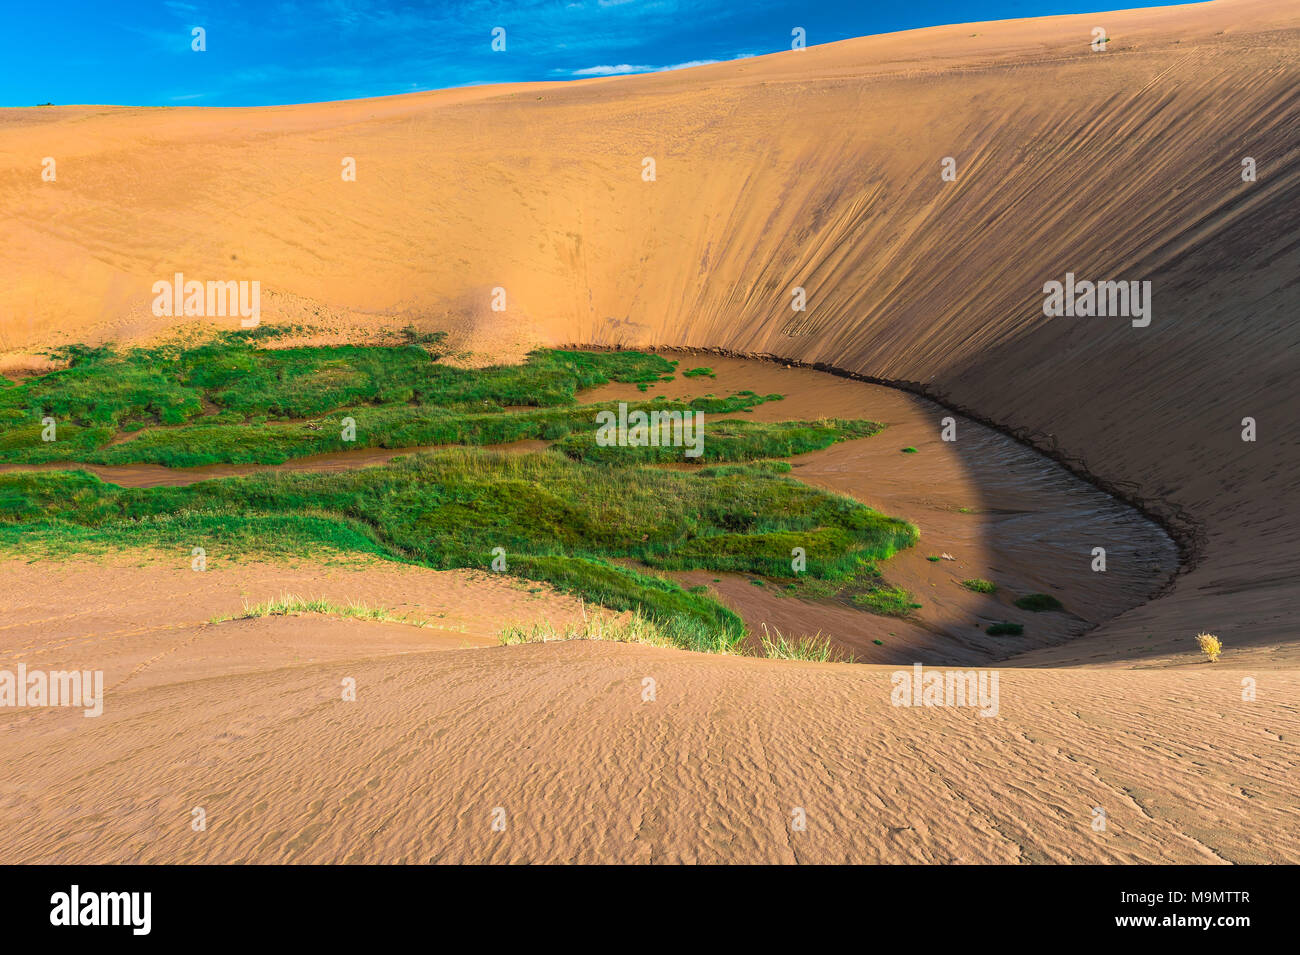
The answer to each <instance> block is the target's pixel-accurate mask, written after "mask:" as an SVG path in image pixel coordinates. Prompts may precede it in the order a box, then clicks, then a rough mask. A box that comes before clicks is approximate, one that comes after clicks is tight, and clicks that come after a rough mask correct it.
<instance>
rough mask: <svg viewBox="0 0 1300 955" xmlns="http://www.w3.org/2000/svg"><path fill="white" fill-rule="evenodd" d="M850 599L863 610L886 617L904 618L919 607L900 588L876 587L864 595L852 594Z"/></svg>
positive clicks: (910, 595) (910, 596)
mask: <svg viewBox="0 0 1300 955" xmlns="http://www.w3.org/2000/svg"><path fill="white" fill-rule="evenodd" d="M850 599H851V600H852V601H853V603H855V604H857V605H858V606H859V607H861V608H863V609H864V610H869V611H871V612H872V613H878V614H883V615H884V616H886V617H906V616H908V615H909V614H910V613H911V612H912V611H913V610H918V609H920V607H921V605H920V604H919V603H917V602H916V599H915V598H914V597H913V596H912V594H911V593H910V592H909V591H907V590H905V589H904V588H902V587H876V588H875V589H873V590H869V591H867V592H866V593H865V594H854V595H853V596H852V598H850Z"/></svg>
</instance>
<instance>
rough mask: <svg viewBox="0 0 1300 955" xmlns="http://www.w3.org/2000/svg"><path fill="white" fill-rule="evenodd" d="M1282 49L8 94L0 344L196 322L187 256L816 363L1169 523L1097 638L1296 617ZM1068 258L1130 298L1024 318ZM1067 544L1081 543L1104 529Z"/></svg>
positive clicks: (1032, 33)
mask: <svg viewBox="0 0 1300 955" xmlns="http://www.w3.org/2000/svg"><path fill="white" fill-rule="evenodd" d="M1094 26H1102V27H1104V28H1105V29H1106V30H1107V33H1108V35H1109V36H1110V37H1112V41H1111V48H1110V49H1109V50H1108V51H1107V52H1105V53H1094V52H1092V51H1090V50H1089V46H1088V44H1089V41H1090V39H1091V30H1092V28H1093V27H1094ZM1297 52H1300V9H1297V8H1296V7H1295V5H1294V4H1289V3H1283V2H1277V0H1221V2H1216V3H1210V4H1202V5H1195V6H1187V7H1172V8H1161V9H1154V10H1143V11H1127V12H1118V13H1104V14H1089V15H1085V16H1070V17H1056V18H1048V19H1043V20H1035V21H1007V22H1002V23H990V24H974V25H964V26H952V27H939V28H934V29H931V30H922V31H916V32H913V33H907V34H897V35H890V36H882V37H871V38H864V39H860V40H852V41H846V42H843V43H836V44H830V45H827V46H823V47H817V48H812V49H809V50H805V51H798V52H787V53H780V54H775V55H772V56H768V57H764V58H761V59H757V60H746V61H737V62H732V63H726V64H719V65H715V66H708V67H703V68H699V69H695V70H690V71H685V72H681V73H671V74H658V75H650V76H640V77H630V78H619V79H611V80H596V81H589V82H581V83H571V84H529V85H520V86H509V87H488V88H478V89H472V90H455V91H444V92H439V93H429V94H415V95H411V96H404V97H394V98H390V99H383V100H367V101H355V102H348V103H330V104H318V105H310V106H296V107H279V108H267V109H257V110H196V109H175V110H156V109H132V108H121V107H66V108H56V109H47V110H22V111H19V110H6V111H0V205H2V206H3V208H4V209H5V220H6V221H5V234H6V238H7V241H6V242H5V243H4V246H3V248H0V349H7V350H11V351H13V350H19V349H24V348H31V347H34V346H36V345H41V344H49V343H51V342H56V341H72V340H94V339H109V338H137V337H145V336H148V335H151V334H154V333H156V332H159V331H161V330H163V329H164V328H165V327H167V326H169V325H172V324H180V323H183V322H192V321H193V319H189V320H187V319H157V318H155V317H153V316H152V315H151V314H150V312H149V303H150V301H151V297H152V296H151V293H150V286H151V285H152V283H153V282H154V281H157V280H158V279H162V278H167V277H170V276H171V274H172V273H173V272H176V271H183V272H184V273H185V274H186V276H187V277H190V278H199V279H258V280H260V281H261V282H262V285H263V288H264V298H263V316H264V320H266V321H296V322H310V323H316V324H325V325H339V326H343V327H351V328H355V329H359V330H364V329H368V328H375V327H393V326H396V325H402V324H406V323H407V322H414V323H416V324H418V325H421V326H423V327H429V328H439V327H441V328H453V329H455V330H457V333H458V337H459V341H461V342H462V343H463V344H464V345H465V346H466V347H470V348H474V349H477V350H482V351H486V352H490V353H492V354H499V355H504V354H508V353H509V352H510V351H511V350H512V349H514V350H516V351H517V350H519V349H522V348H523V347H525V346H527V345H529V344H532V343H538V342H552V343H556V342H566V343H567V342H582V343H589V344H608V345H638V346H647V345H666V346H687V347H699V348H722V349H727V350H731V351H735V352H738V353H744V354H764V355H773V356H779V357H781V358H784V359H788V360H796V361H801V362H808V363H816V364H822V365H825V366H829V367H833V368H835V369H838V370H842V371H845V372H850V373H855V374H860V375H864V376H867V377H870V378H873V379H878V380H883V381H888V382H893V383H899V384H902V385H904V386H905V387H911V388H914V389H917V390H921V391H924V392H925V393H927V394H930V395H932V396H935V397H937V398H939V399H940V400H942V401H944V402H945V403H948V404H949V405H951V406H953V407H957V408H960V409H962V410H964V411H966V412H968V413H970V414H972V415H974V416H976V417H979V418H981V419H983V420H986V421H990V422H993V423H996V424H998V425H1000V426H1002V427H1004V428H1007V429H1009V430H1011V431H1013V432H1014V433H1016V434H1018V435H1020V436H1022V437H1024V438H1025V439H1026V440H1028V441H1030V442H1031V443H1033V444H1034V445H1036V446H1038V447H1040V448H1042V449H1044V450H1046V451H1048V452H1049V453H1052V454H1053V455H1055V456H1057V457H1058V458H1060V459H1061V460H1063V461H1065V462H1067V463H1068V464H1070V465H1071V466H1072V467H1074V468H1075V469H1077V470H1079V471H1081V472H1084V473H1087V474H1089V475H1091V476H1093V477H1094V478H1095V479H1096V480H1097V481H1099V482H1100V483H1102V484H1103V485H1105V486H1107V487H1110V488H1113V489H1115V490H1117V491H1118V492H1119V493H1121V494H1122V495H1124V496H1125V497H1126V498H1128V499H1129V500H1132V501H1135V502H1138V503H1140V504H1141V505H1142V506H1143V507H1144V508H1145V509H1146V510H1147V511H1148V512H1149V513H1152V514H1154V515H1156V516H1158V517H1159V518H1160V519H1161V520H1162V521H1163V522H1164V523H1165V524H1166V525H1167V526H1168V527H1169V528H1170V529H1171V531H1172V532H1173V533H1174V534H1175V535H1176V536H1177V537H1178V539H1179V540H1180V542H1181V543H1182V545H1183V546H1184V548H1185V551H1186V558H1187V560H1186V567H1187V570H1186V572H1185V573H1184V574H1183V575H1182V576H1181V577H1179V578H1178V580H1177V581H1176V582H1175V585H1174V586H1173V588H1172V590H1171V591H1170V592H1169V593H1168V594H1166V595H1165V596H1163V597H1162V598H1160V599H1159V600H1156V601H1154V602H1152V603H1150V604H1148V605H1145V606H1143V607H1139V608H1137V609H1135V610H1133V611H1130V612H1129V613H1127V614H1124V615H1122V616H1121V617H1119V618H1116V619H1115V620H1112V621H1110V622H1109V623H1108V624H1106V625H1104V626H1103V627H1102V628H1101V629H1100V630H1099V631H1097V632H1096V633H1094V634H1093V635H1091V636H1090V637H1088V638H1087V640H1089V641H1099V640H1100V641H1111V642H1112V643H1115V644H1116V645H1117V644H1119V643H1123V642H1124V641H1125V640H1128V641H1130V642H1131V641H1133V640H1135V639H1138V638H1140V637H1141V636H1142V635H1144V634H1148V633H1151V632H1152V631H1159V632H1161V633H1166V632H1179V633H1186V632H1192V633H1194V632H1196V631H1197V630H1200V629H1210V630H1214V631H1216V632H1224V634H1225V637H1226V639H1228V640H1229V641H1230V642H1231V643H1232V644H1233V645H1236V646H1248V645H1252V644H1256V645H1258V644H1264V643H1275V642H1278V641H1279V640H1288V639H1290V640H1294V638H1295V637H1296V635H1297V624H1296V623H1295V617H1296V614H1295V612H1294V611H1295V610H1296V609H1297V608H1296V600H1295V592H1296V591H1295V587H1294V581H1295V579H1296V578H1297V576H1298V575H1300V556H1298V555H1297V552H1296V549H1295V541H1296V540H1297V537H1298V536H1300V535H1297V526H1296V525H1297V521H1298V520H1300V517H1297V515H1300V508H1297V506H1296V505H1297V504H1298V503H1300V501H1297V494H1296V476H1295V465H1296V463H1297V460H1298V459H1300V452H1298V448H1297V444H1298V436H1297V428H1296V422H1295V406H1296V400H1295V399H1296V385H1295V381H1296V373H1297V371H1298V370H1300V369H1298V368H1297V365H1298V364H1300V363H1298V362H1297V360H1296V357H1295V356H1296V346H1297V344H1298V343H1297V337H1300V322H1297V321H1296V315H1297V307H1298V306H1300V238H1297V237H1300V67H1297V62H1298V61H1300V58H1298V57H1297ZM43 156H53V157H56V158H57V160H58V181H57V182H56V183H42V182H41V181H40V178H39V162H40V158H41V157H43ZM949 156H951V157H953V158H954V159H955V160H956V163H957V180H956V182H943V181H941V178H940V162H941V160H942V159H943V158H944V157H949ZM1245 156H1250V157H1253V158H1254V159H1255V160H1256V162H1257V164H1258V169H1259V178H1258V181H1257V182H1254V183H1243V182H1242V181H1241V175H1240V169H1241V160H1242V158H1243V157H1245ZM342 157H354V158H355V159H356V161H357V169H358V175H357V181H356V182H354V183H349V182H343V181H342V180H341V178H340V175H339V170H340V162H341V159H342ZM644 157H652V158H653V159H654V160H655V167H656V168H655V171H656V179H655V181H654V182H646V181H644V180H643V179H642V168H643V166H642V160H643V158H644ZM1067 271H1072V272H1074V273H1076V275H1078V276H1079V277H1080V278H1090V279H1114V280H1121V279H1122V280H1143V279H1149V280H1150V281H1151V282H1152V284H1153V292H1154V316H1153V319H1152V322H1151V325H1150V327H1148V328H1133V327H1131V326H1130V324H1129V323H1128V322H1127V321H1126V320H1124V319H1115V318H1058V319H1047V318H1044V317H1043V315H1042V312H1041V305H1042V298H1043V296H1042V287H1043V284H1044V283H1045V282H1047V281H1050V280H1053V279H1056V280H1059V279H1062V278H1063V277H1064V274H1065V273H1066V272H1067ZM498 286H500V287H503V288H505V289H506V290H507V295H508V310H507V311H506V312H505V313H504V314H498V313H494V312H492V311H491V310H490V307H489V304H490V301H491V290H492V289H493V288H494V287H498ZM794 286H801V287H803V288H804V289H806V292H807V300H808V309H807V311H806V312H804V313H798V314H796V313H794V312H792V311H791V309H790V301H791V297H790V296H791V289H792V287H794ZM1246 416H1250V417H1253V418H1255V419H1256V421H1257V422H1258V427H1259V440H1258V441H1257V442H1255V443H1245V442H1243V441H1242V440H1241V439H1240V429H1241V419H1242V418H1243V417H1246ZM936 428H938V422H936ZM1078 545H1079V550H1080V566H1081V572H1086V567H1087V560H1088V554H1089V551H1090V550H1091V548H1092V547H1093V546H1098V545H1100V546H1105V541H1104V540H1097V541H1094V540H1080V541H1079V542H1078Z"/></svg>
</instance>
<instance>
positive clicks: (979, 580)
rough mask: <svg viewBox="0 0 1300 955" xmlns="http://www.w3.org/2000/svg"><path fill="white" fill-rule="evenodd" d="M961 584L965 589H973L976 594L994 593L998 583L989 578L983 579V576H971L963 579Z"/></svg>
mask: <svg viewBox="0 0 1300 955" xmlns="http://www.w3.org/2000/svg"><path fill="white" fill-rule="evenodd" d="M961 585H962V586H963V587H965V588H966V589H967V590H973V591H975V593H977V594H991V593H996V592H997V589H998V585H997V584H995V583H993V581H991V580H985V579H984V578H983V577H971V578H970V579H969V580H963V581H962V582H961Z"/></svg>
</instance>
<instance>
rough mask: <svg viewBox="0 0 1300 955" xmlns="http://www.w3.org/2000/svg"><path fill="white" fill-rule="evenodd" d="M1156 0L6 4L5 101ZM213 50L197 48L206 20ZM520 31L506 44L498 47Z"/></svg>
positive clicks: (627, 62) (328, 84)
mask: <svg viewBox="0 0 1300 955" xmlns="http://www.w3.org/2000/svg"><path fill="white" fill-rule="evenodd" d="M1165 2H1168V0H1165ZM1155 5H1157V4H1156V3H1143V2H1142V0H1127V2H1125V0H1120V2H1117V3H1111V4H1108V3H1106V0H909V2H897V0H895V2H888V3H884V2H878V0H839V2H817V0H794V2H791V0H730V2H725V3H687V2H679V0H515V2H504V3H503V2H493V0H465V2H445V0H433V2H421V0H410V2H401V0H222V2H219V3H212V2H206V0H151V2H144V0H59V2H46V3H40V2H34V3H24V2H15V3H11V4H7V9H6V11H5V13H4V31H3V33H2V34H0V63H3V64H4V67H3V69H0V105H4V106H33V105H36V104H37V103H46V102H53V103H56V104H67V103H115V104H129V105H139V106H258V105H267V104H273V103H302V102H314V101H321V100H334V99H352V98H355V97H362V96H382V95H388V94H392V93H407V92H411V91H413V90H426V89H437V88H441V87H448V86H465V85H470V84H476V83H502V82H511V81H517V80H567V79H576V78H581V77H584V76H597V75H610V74H613V73H632V72H648V71H650V70H657V69H665V68H674V67H679V66H682V65H688V64H692V63H698V62H711V61H716V60H730V59H735V58H737V57H744V56H754V55H757V54H761V53H771V52H774V51H777V50H783V49H789V46H790V31H791V29H792V28H793V27H796V26H799V27H803V28H804V29H805V30H806V31H807V38H808V41H807V42H808V44H809V45H814V44H818V43H829V42H831V41H834V40H842V39H845V38H847V37H854V36H864V35H867V34H871V33H888V32H892V31H894V30H906V29H910V28H913V27H919V26H933V25H936V24H941V23H963V22H969V21H974V20H998V19H1007V18H1011V17H1025V16H1041V15H1046V14H1054V13H1082V12H1087V11H1090V10H1097V9H1105V8H1106V7H1108V6H1115V7H1133V6H1155ZM196 26H198V27H202V28H203V29H204V30H205V31H206V46H207V50H206V52H203V53H196V52H193V51H192V50H191V42H192V32H191V31H192V28H193V27H196ZM497 26H500V27H504V28H505V30H506V34H505V40H506V50H505V52H493V50H492V49H491V42H492V29H493V28H494V27H497Z"/></svg>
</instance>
